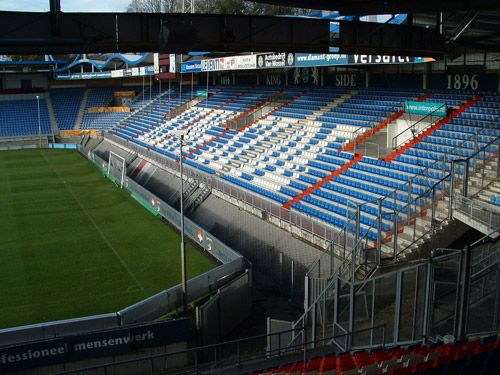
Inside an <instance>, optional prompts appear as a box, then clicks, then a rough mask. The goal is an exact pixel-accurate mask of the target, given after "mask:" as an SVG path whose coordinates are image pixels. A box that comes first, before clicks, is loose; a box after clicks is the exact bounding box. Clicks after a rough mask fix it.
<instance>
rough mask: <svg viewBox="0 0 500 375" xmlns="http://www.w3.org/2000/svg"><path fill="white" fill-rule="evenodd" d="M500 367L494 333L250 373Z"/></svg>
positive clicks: (426, 374)
mask: <svg viewBox="0 0 500 375" xmlns="http://www.w3.org/2000/svg"><path fill="white" fill-rule="evenodd" d="M499 369H500V340H498V338H497V336H496V335H494V336H489V337H485V338H483V339H481V340H471V341H465V342H461V341H460V342H456V343H447V344H444V343H436V344H431V345H425V346H419V345H414V346H409V347H395V348H390V349H374V350H370V351H358V352H354V353H349V352H348V353H341V354H327V355H323V356H321V357H316V358H312V359H309V360H307V361H305V362H304V361H299V362H296V363H289V364H286V365H282V366H278V367H271V368H269V369H261V370H257V371H254V372H251V373H250V374H251V375H271V374H282V375H285V374H295V375H297V374H308V375H313V374H329V375H334V374H338V375H342V374H343V375H358V374H365V375H379V374H394V375H407V374H423V375H440V374H457V375H461V374H464V375H465V374H471V375H482V374H484V375H488V374H492V375H493V374H495V375H496V374H498V371H499Z"/></svg>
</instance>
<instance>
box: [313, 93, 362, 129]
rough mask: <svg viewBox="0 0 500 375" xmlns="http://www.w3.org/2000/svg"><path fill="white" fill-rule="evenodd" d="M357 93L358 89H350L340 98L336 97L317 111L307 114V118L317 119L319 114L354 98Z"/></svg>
mask: <svg viewBox="0 0 500 375" xmlns="http://www.w3.org/2000/svg"><path fill="white" fill-rule="evenodd" d="M357 94H358V91H356V90H353V91H350V92H348V93H346V94H342V95H341V96H340V97H339V98H335V99H334V100H332V101H330V102H328V103H326V104H325V105H323V106H321V108H320V109H318V110H317V111H315V112H313V113H312V114H310V115H307V116H306V119H307V120H311V121H316V118H317V117H318V116H321V115H322V114H323V113H325V112H329V111H330V110H331V109H332V108H335V107H336V106H338V105H339V104H342V103H343V102H345V101H346V100H347V99H349V98H352V97H353V96H354V95H357ZM307 120H306V121H307Z"/></svg>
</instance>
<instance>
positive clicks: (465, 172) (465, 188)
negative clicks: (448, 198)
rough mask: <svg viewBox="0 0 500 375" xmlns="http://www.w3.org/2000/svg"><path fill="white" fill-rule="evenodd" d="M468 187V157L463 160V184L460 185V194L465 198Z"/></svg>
mask: <svg viewBox="0 0 500 375" xmlns="http://www.w3.org/2000/svg"><path fill="white" fill-rule="evenodd" d="M468 187H469V159H467V160H465V165H464V184H463V186H462V195H463V196H464V197H465V198H467V193H468Z"/></svg>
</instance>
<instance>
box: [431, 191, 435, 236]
mask: <svg viewBox="0 0 500 375" xmlns="http://www.w3.org/2000/svg"><path fill="white" fill-rule="evenodd" d="M435 219H436V185H434V186H433V187H432V209H431V228H434V220H435Z"/></svg>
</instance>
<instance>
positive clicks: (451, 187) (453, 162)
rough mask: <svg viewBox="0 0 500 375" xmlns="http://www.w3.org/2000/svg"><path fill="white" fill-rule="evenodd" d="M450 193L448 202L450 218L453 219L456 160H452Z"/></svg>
mask: <svg viewBox="0 0 500 375" xmlns="http://www.w3.org/2000/svg"><path fill="white" fill-rule="evenodd" d="M450 178H451V180H450V193H449V199H450V201H449V202H448V218H449V219H451V218H453V195H454V193H453V189H454V185H455V181H454V180H455V161H453V160H452V161H451V173H450Z"/></svg>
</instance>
